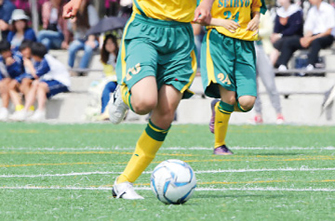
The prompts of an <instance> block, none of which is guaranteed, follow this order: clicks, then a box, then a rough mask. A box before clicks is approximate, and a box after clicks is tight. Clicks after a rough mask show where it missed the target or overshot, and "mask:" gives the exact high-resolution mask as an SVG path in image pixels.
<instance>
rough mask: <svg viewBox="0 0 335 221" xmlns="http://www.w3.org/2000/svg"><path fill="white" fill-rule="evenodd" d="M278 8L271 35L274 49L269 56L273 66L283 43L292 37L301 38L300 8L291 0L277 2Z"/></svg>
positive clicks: (301, 14)
mask: <svg viewBox="0 0 335 221" xmlns="http://www.w3.org/2000/svg"><path fill="white" fill-rule="evenodd" d="M278 3H279V5H280V6H281V7H280V8H278V9H277V12H276V14H277V15H276V18H275V23H274V28H273V33H272V34H271V37H270V39H271V43H272V44H273V47H274V48H275V49H274V50H273V51H272V52H271V55H270V60H271V62H272V64H273V65H274V64H275V63H276V61H277V59H278V57H279V54H280V51H281V49H282V47H283V43H284V42H285V41H290V39H291V38H292V37H297V36H298V37H302V36H303V12H302V10H301V8H300V6H298V5H296V4H294V3H293V0H278Z"/></svg>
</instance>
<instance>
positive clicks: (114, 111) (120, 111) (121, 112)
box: [108, 85, 129, 124]
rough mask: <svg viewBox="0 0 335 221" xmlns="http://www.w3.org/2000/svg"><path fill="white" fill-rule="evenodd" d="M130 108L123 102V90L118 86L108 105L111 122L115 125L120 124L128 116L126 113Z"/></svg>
mask: <svg viewBox="0 0 335 221" xmlns="http://www.w3.org/2000/svg"><path fill="white" fill-rule="evenodd" d="M128 109H129V107H128V106H127V105H126V104H125V103H124V102H123V100H122V95H121V89H120V86H119V85H118V86H117V88H116V90H115V91H114V93H113V96H112V98H111V99H110V100H109V104H108V112H109V120H110V121H111V122H112V123H113V124H119V123H121V121H122V120H123V119H124V117H125V116H126V112H127V110H128Z"/></svg>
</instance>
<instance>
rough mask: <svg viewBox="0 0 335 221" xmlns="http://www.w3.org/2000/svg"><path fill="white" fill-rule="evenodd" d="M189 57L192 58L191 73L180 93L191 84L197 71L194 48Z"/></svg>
mask: <svg viewBox="0 0 335 221" xmlns="http://www.w3.org/2000/svg"><path fill="white" fill-rule="evenodd" d="M191 58H192V70H193V74H192V75H191V76H190V78H189V81H188V83H187V84H186V85H185V86H184V87H183V88H182V89H181V91H180V92H181V93H184V92H185V90H187V89H188V88H189V87H190V86H191V84H192V82H193V80H194V78H195V75H196V73H197V70H198V65H197V57H196V56H195V51H194V50H192V51H191ZM191 93H192V92H191Z"/></svg>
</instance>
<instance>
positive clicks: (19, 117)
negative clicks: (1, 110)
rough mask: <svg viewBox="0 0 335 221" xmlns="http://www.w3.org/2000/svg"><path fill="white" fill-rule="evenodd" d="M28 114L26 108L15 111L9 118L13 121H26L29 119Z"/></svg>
mask: <svg viewBox="0 0 335 221" xmlns="http://www.w3.org/2000/svg"><path fill="white" fill-rule="evenodd" d="M28 115H29V114H28V112H27V111H25V110H20V111H15V112H14V113H13V114H12V116H10V117H9V119H10V120H12V121H24V120H26V119H27V117H28Z"/></svg>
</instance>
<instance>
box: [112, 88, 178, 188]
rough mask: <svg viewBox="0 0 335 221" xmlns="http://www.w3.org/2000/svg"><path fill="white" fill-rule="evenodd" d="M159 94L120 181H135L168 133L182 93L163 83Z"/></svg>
mask: <svg viewBox="0 0 335 221" xmlns="http://www.w3.org/2000/svg"><path fill="white" fill-rule="evenodd" d="M158 96H159V99H158V105H157V106H156V107H155V108H154V109H153V111H152V115H151V119H150V120H149V123H148V125H147V127H146V129H145V130H144V132H143V133H142V135H141V137H140V138H139V140H138V142H137V144H136V149H135V152H134V154H133V156H132V158H131V159H130V161H129V163H128V165H127V167H126V169H125V170H124V172H123V173H122V175H121V176H120V177H119V178H118V183H122V182H131V183H133V182H135V180H137V178H138V177H139V176H140V175H141V174H142V172H143V171H144V170H145V169H146V168H147V166H148V165H149V164H150V163H151V161H152V160H153V159H154V157H155V155H156V152H157V151H158V149H159V148H160V147H161V145H162V143H163V141H164V139H165V137H166V135H167V133H168V130H169V128H170V126H171V123H172V121H173V119H174V113H175V110H176V109H177V106H178V104H179V101H180V100H181V97H182V94H181V93H180V92H179V91H178V90H176V89H175V88H174V87H173V86H171V85H163V86H162V88H161V89H160V90H159V95H158Z"/></svg>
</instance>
